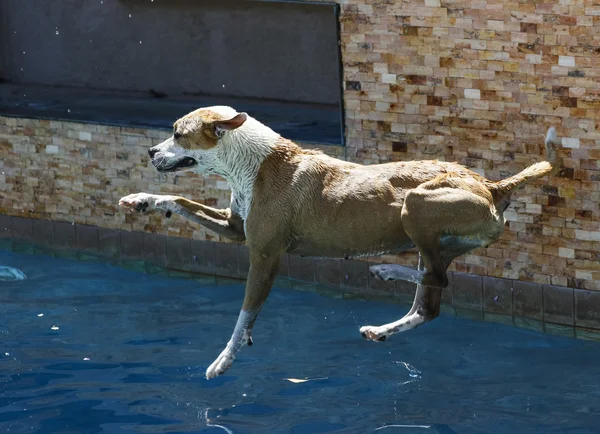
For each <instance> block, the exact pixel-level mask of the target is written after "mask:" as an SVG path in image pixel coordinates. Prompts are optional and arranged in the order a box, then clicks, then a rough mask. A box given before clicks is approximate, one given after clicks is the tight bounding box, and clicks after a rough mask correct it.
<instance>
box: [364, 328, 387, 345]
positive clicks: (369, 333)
mask: <svg viewBox="0 0 600 434" xmlns="http://www.w3.org/2000/svg"><path fill="white" fill-rule="evenodd" d="M360 334H361V335H362V337H363V338H365V339H366V340H368V341H374V342H383V341H385V340H386V339H387V334H386V333H385V332H384V331H383V330H382V329H381V327H374V326H362V327H361V328H360Z"/></svg>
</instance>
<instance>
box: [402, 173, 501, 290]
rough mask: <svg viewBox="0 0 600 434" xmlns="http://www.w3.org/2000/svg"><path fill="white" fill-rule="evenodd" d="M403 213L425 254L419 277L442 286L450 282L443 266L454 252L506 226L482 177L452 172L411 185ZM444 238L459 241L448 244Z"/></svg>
mask: <svg viewBox="0 0 600 434" xmlns="http://www.w3.org/2000/svg"><path fill="white" fill-rule="evenodd" d="M401 218H402V226H403V228H404V230H405V231H406V233H407V234H408V236H409V237H410V239H411V240H412V242H413V243H414V244H415V246H416V247H417V249H418V250H419V253H420V254H421V256H422V258H423V262H424V265H425V269H426V272H425V274H424V276H423V279H422V281H421V283H422V284H423V285H426V286H434V287H441V288H445V287H446V286H447V285H448V278H447V276H446V270H447V269H448V266H449V265H450V263H451V262H452V260H453V259H454V258H455V257H456V256H458V255H459V254H463V253H466V252H467V251H469V250H472V249H474V248H476V247H480V246H484V245H488V244H489V243H491V242H493V241H494V240H496V239H497V238H498V237H499V236H500V234H501V233H502V230H503V228H504V219H503V218H502V216H501V215H500V214H498V212H497V211H496V208H495V206H494V202H493V197H492V194H491V193H490V191H489V190H488V189H487V188H486V187H485V186H484V185H483V184H482V183H480V182H478V181H477V180H475V179H469V178H458V179H454V178H451V177H450V176H447V177H440V179H437V178H436V179H434V180H432V181H428V182H426V183H424V184H422V185H420V186H419V187H417V188H415V189H413V190H410V191H409V192H408V193H407V194H406V198H405V200H404V205H403V207H402V214H401ZM448 243H449V244H450V245H452V244H457V246H450V248H448V246H446V244H448ZM444 250H446V251H444Z"/></svg>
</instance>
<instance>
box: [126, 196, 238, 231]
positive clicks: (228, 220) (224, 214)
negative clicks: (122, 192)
mask: <svg viewBox="0 0 600 434" xmlns="http://www.w3.org/2000/svg"><path fill="white" fill-rule="evenodd" d="M119 205H120V206H122V207H124V208H127V209H131V210H134V211H138V212H146V211H151V210H160V211H164V212H165V213H166V214H167V217H170V215H171V213H175V214H179V215H181V216H182V217H185V218H187V219H189V220H192V221H194V222H196V223H199V224H201V225H203V226H205V227H206V228H208V229H210V230H212V231H214V232H216V233H217V234H219V235H222V236H224V237H226V238H229V239H232V240H234V241H239V242H242V241H244V240H245V239H246V235H245V233H244V221H243V220H242V219H241V217H240V216H238V215H236V214H232V212H231V210H229V209H215V208H211V207H209V206H206V205H203V204H201V203H197V202H193V201H191V200H188V199H185V198H183V197H179V196H168V195H157V194H148V193H136V194H130V195H129V196H125V197H123V198H121V200H120V201H119Z"/></svg>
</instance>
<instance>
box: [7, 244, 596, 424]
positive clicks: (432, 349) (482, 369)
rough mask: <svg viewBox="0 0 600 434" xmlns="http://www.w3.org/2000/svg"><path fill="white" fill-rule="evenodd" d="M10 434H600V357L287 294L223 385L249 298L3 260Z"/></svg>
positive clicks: (562, 344) (38, 261) (493, 328)
mask: <svg viewBox="0 0 600 434" xmlns="http://www.w3.org/2000/svg"><path fill="white" fill-rule="evenodd" d="M0 263H2V264H6V265H7V266H11V267H16V268H18V269H20V270H22V271H23V272H24V273H25V274H26V275H27V277H28V278H27V279H26V280H23V281H12V282H6V281H4V282H0V299H1V300H2V302H1V303H0V342H1V343H0V345H1V351H0V431H1V432H7V433H10V432H16V433H44V434H46V433H139V432H143V433H204V434H206V433H236V434H237V433H303V434H307V433H329V432H340V433H358V434H362V433H381V434H392V433H404V434H406V433H420V434H430V433H437V434H471V433H473V434H474V433H492V434H494V433H499V434H502V433H509V434H514V433H541V432H543V433H565V432H569V433H577V434H587V433H597V432H598V428H597V427H598V422H599V418H598V416H597V415H598V414H600V365H598V364H597V363H593V361H595V360H599V359H600V345H598V344H595V343H591V342H585V341H578V340H571V339H565V338H558V337H552V336H549V335H542V334H537V333H534V332H531V331H526V330H520V329H514V328H510V327H506V326H503V325H499V324H490V323H479V322H473V321H468V320H464V319H458V318H454V317H441V318H440V319H438V320H436V321H434V322H432V323H431V324H428V325H426V326H424V327H422V328H420V329H417V330H414V331H411V332H409V333H406V334H403V335H398V336H395V337H394V338H393V339H390V341H389V342H386V343H383V344H376V343H372V342H366V341H364V340H362V339H361V338H360V336H359V334H358V328H359V327H360V326H361V325H364V324H367V323H378V322H386V321H390V320H393V319H397V318H398V317H399V316H400V315H402V314H404V312H405V311H406V309H407V307H406V306H397V305H392V304H384V303H376V302H370V303H367V302H362V301H358V300H352V301H348V300H339V299H329V298H325V297H321V296H319V295H317V294H312V293H305V292H293V291H289V290H284V289H277V288H276V289H274V291H273V292H272V295H271V296H270V298H269V300H268V302H267V304H266V305H265V307H264V309H263V312H262V313H261V316H260V318H259V321H258V322H257V325H256V328H255V331H254V339H255V345H254V346H253V347H252V348H244V349H243V350H242V352H241V353H240V354H239V357H238V359H237V360H236V361H235V363H234V365H233V367H232V368H231V369H230V370H229V371H228V372H227V373H226V375H223V376H221V377H218V378H216V379H214V380H211V381H207V380H206V379H205V378H204V371H205V369H206V367H207V366H208V365H209V364H210V363H211V362H212V360H213V359H214V357H216V355H217V354H218V353H219V352H220V351H221V350H222V348H223V346H224V345H225V343H226V342H227V340H228V339H229V336H230V333H231V330H232V327H233V325H234V323H235V319H236V317H237V313H238V311H239V308H240V305H241V300H242V298H243V286H241V285H230V286H219V287H217V286H202V285H200V284H199V283H197V282H194V281H188V280H178V279H167V278H164V277H158V276H149V275H141V274H136V273H135V272H130V271H125V270H121V269H118V268H114V267H111V266H108V265H104V264H91V263H81V262H70V261H66V260H58V259H54V258H49V257H41V256H25V255H18V254H13V253H8V252H0Z"/></svg>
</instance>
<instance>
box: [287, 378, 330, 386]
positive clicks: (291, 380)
mask: <svg viewBox="0 0 600 434" xmlns="http://www.w3.org/2000/svg"><path fill="white" fill-rule="evenodd" d="M327 378H328V377H320V378H305V379H301V378H284V380H287V381H289V382H290V383H294V384H299V383H306V382H307V381H315V380H327Z"/></svg>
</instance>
